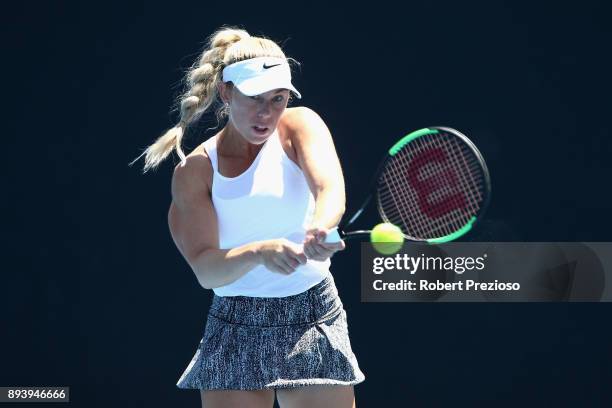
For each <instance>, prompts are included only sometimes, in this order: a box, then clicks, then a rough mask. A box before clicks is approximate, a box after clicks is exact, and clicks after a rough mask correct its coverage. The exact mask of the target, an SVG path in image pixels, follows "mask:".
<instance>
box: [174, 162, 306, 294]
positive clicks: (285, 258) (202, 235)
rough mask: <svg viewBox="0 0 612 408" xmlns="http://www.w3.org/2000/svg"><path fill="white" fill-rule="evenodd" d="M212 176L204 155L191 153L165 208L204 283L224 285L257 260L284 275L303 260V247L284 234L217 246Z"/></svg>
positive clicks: (178, 170)
mask: <svg viewBox="0 0 612 408" xmlns="http://www.w3.org/2000/svg"><path fill="white" fill-rule="evenodd" d="M211 176H212V167H211V165H210V162H208V159H207V158H206V157H203V156H192V157H189V158H188V159H187V164H186V165H185V166H183V167H181V166H180V164H179V165H178V166H177V167H176V168H175V169H174V174H173V176H172V203H171V204H170V209H169V211H168V225H169V227H170V232H171V235H172V239H173V240H174V243H175V244H176V246H177V248H178V249H179V251H180V253H181V254H182V255H183V257H184V258H185V260H186V261H187V263H188V264H189V266H190V267H191V269H192V270H193V272H194V273H195V275H196V277H197V279H198V282H199V283H200V285H201V286H202V287H204V288H206V289H212V288H216V287H219V286H224V285H227V284H229V283H231V282H233V281H235V280H237V279H238V278H240V277H241V276H243V275H244V274H246V273H247V272H248V271H250V270H251V269H253V268H254V267H256V266H257V265H260V264H264V265H265V266H266V267H267V268H268V269H270V270H272V271H275V272H279V273H285V274H286V273H291V272H293V270H295V268H296V267H297V266H298V265H300V264H304V263H306V257H305V255H304V254H303V253H302V250H301V248H300V247H299V246H298V245H296V244H295V243H293V242H290V241H288V240H284V239H278V240H267V241H256V242H252V243H248V244H245V245H242V246H238V247H236V248H231V249H219V232H218V231H219V230H218V222H217V214H216V212H215V209H214V207H213V204H212V200H211V198H210V193H209V191H210V189H209V186H208V185H207V183H206V182H205V181H204V180H209V179H210V178H211Z"/></svg>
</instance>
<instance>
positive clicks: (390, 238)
mask: <svg viewBox="0 0 612 408" xmlns="http://www.w3.org/2000/svg"><path fill="white" fill-rule="evenodd" d="M370 241H371V242H372V246H373V247H374V249H375V250H376V251H378V252H379V253H381V254H384V255H392V254H394V253H396V252H397V251H399V250H400V249H402V246H403V245H404V235H403V234H402V230H401V229H400V228H399V227H398V226H396V225H393V224H391V223H389V222H383V223H382V224H378V225H377V226H375V227H374V229H372V232H370Z"/></svg>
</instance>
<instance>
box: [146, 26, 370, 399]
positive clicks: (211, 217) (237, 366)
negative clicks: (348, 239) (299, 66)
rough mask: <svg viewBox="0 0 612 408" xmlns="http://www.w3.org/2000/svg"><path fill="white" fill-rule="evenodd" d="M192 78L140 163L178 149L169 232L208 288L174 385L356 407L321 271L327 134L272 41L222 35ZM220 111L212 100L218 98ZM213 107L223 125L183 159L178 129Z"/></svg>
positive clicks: (325, 258)
mask: <svg viewBox="0 0 612 408" xmlns="http://www.w3.org/2000/svg"><path fill="white" fill-rule="evenodd" d="M207 46H208V49H206V50H205V52H204V53H203V54H202V56H201V58H200V59H199V62H198V64H196V65H195V66H194V67H192V68H191V69H190V70H189V72H188V76H187V79H188V85H189V86H188V90H187V92H186V93H185V94H184V95H183V96H182V97H181V119H180V122H179V124H178V126H177V127H175V128H173V129H171V130H170V131H168V132H167V133H166V134H165V135H163V136H162V137H160V138H159V139H158V140H157V141H156V142H155V143H154V144H153V145H151V146H149V147H148V148H147V150H146V151H145V152H144V153H143V154H146V160H145V161H146V164H145V172H146V171H147V170H148V169H150V168H154V167H156V166H157V165H158V164H159V163H160V162H161V161H162V160H163V159H164V158H165V157H166V156H167V155H168V154H169V153H171V151H172V150H173V149H174V148H176V150H177V152H178V154H179V156H180V157H181V163H179V164H178V165H177V166H176V167H175V169H174V174H173V177H172V203H171V205H170V210H169V214H168V222H169V226H170V231H171V234H172V237H173V239H174V242H175V244H176V246H177V248H178V249H179V251H180V252H181V254H182V255H183V256H184V257H185V259H186V261H187V262H188V264H189V265H190V266H191V268H192V269H193V271H194V273H195V275H196V277H197V279H198V282H199V283H200V285H202V286H203V287H204V288H206V289H212V290H213V291H214V297H213V300H212V304H211V307H210V311H209V313H208V318H207V322H206V326H205V330H204V335H203V337H202V340H201V341H200V344H199V347H198V349H197V351H196V353H195V355H194V356H193V359H192V361H191V362H190V364H189V365H188V366H187V368H186V370H185V372H184V373H183V375H182V376H181V377H180V379H179V381H178V383H177V386H178V387H179V388H192V389H200V390H201V396H202V404H203V406H206V407H207V408H208V407H217V406H218V407H221V406H223V407H229V406H236V407H245V406H248V407H260V406H261V407H272V406H273V403H274V398H275V391H276V398H277V399H278V402H279V404H280V406H281V407H312V406H317V407H323V406H329V407H336V408H338V407H353V406H355V399H354V390H353V386H354V385H355V384H358V383H360V382H362V381H364V379H365V376H364V374H363V373H362V372H361V370H360V369H359V366H358V364H357V360H356V358H355V355H354V354H353V352H352V350H351V345H350V341H349V337H348V328H347V320H346V312H345V310H344V308H343V304H342V302H341V301H340V298H339V297H338V292H337V289H336V286H335V283H334V279H333V276H332V275H331V273H330V271H329V266H330V257H331V256H332V255H333V254H334V253H335V252H337V251H340V250H342V249H344V247H345V246H344V243H343V242H342V241H341V242H339V243H335V244H327V243H324V242H323V241H324V239H325V236H326V234H327V232H328V231H329V230H330V229H331V228H333V227H334V226H336V225H337V224H338V222H339V221H340V218H341V217H342V214H343V213H344V203H345V197H344V181H343V176H342V171H341V168H340V164H339V161H338V157H337V155H336V152H335V147H334V144H333V141H332V138H331V135H330V133H329V130H328V128H327V126H326V125H325V123H324V122H323V120H322V119H321V118H320V117H319V115H317V114H316V113H315V112H314V111H312V110H311V109H308V108H305V107H295V108H287V103H288V101H289V99H290V97H291V95H290V92H293V93H295V95H296V96H297V97H298V98H301V95H300V94H299V92H298V91H297V90H296V89H295V87H294V86H293V85H292V84H291V73H290V68H289V65H288V63H287V58H286V57H285V55H284V53H283V51H282V50H281V49H280V47H279V46H278V45H277V44H276V43H274V42H273V41H271V40H269V39H266V38H258V37H252V36H250V35H249V34H248V33H247V32H246V31H244V30H241V29H237V28H221V29H219V30H218V31H217V32H215V33H214V34H213V35H212V36H211V37H210V38H209V41H208V44H207ZM219 100H220V101H219ZM215 102H221V104H222V108H220V110H219V111H217V114H218V116H219V117H225V116H227V123H226V125H225V127H224V128H223V129H222V130H221V131H220V132H218V133H217V134H216V135H215V136H213V137H211V138H209V139H208V140H206V141H205V142H204V143H203V144H202V145H200V146H199V147H197V148H196V149H194V151H193V152H191V153H190V154H189V155H188V156H185V155H184V154H183V152H182V150H181V147H180V143H181V138H182V134H183V129H185V128H186V127H187V126H188V125H189V124H190V123H193V122H194V121H195V120H197V118H199V117H200V116H201V114H202V113H203V112H204V111H206V110H207V109H208V108H209V107H211V106H213V104H214V103H215Z"/></svg>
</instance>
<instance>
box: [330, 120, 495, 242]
mask: <svg viewBox="0 0 612 408" xmlns="http://www.w3.org/2000/svg"><path fill="white" fill-rule="evenodd" d="M370 191H371V193H370V194H369V195H368V197H367V198H366V199H365V200H364V202H363V204H362V205H361V207H360V208H359V209H358V210H357V211H356V212H355V213H354V214H353V216H352V217H351V218H350V219H348V221H346V222H341V223H340V225H339V226H338V227H336V228H334V229H333V230H331V231H330V232H329V234H328V235H327V238H326V239H325V242H328V243H332V242H339V241H340V240H341V239H342V240H347V239H352V238H358V237H363V236H364V235H369V234H370V232H371V230H354V231H350V232H347V231H346V230H347V228H348V227H349V226H350V225H352V224H353V223H354V222H355V220H356V219H357V218H359V216H360V215H361V213H362V212H363V211H364V209H365V208H366V206H367V205H368V204H369V203H370V202H371V201H372V199H375V201H376V206H377V208H378V212H379V213H380V216H381V218H382V219H383V220H384V221H385V222H388V223H391V224H394V225H396V226H397V227H399V228H401V230H402V233H403V235H404V238H405V239H407V240H411V241H425V242H428V243H442V242H448V241H453V240H455V239H457V238H459V237H461V236H462V235H464V234H465V233H467V232H468V231H469V230H470V229H472V227H473V226H474V224H475V223H476V221H477V220H479V219H480V218H481V217H482V215H483V213H484V211H485V209H486V207H487V205H488V202H489V198H490V194H491V182H490V178H489V171H488V169H487V166H486V164H485V162H484V159H483V157H482V155H481V154H480V152H479V151H478V149H477V148H476V146H475V145H474V143H472V142H471V141H470V140H469V139H468V138H467V137H466V136H465V135H463V134H462V133H460V132H459V131H457V130H455V129H451V128H448V127H438V126H432V127H428V128H425V129H420V130H417V131H415V132H412V133H410V134H408V135H406V136H404V137H403V138H402V139H400V140H399V141H398V142H397V143H395V144H394V145H393V146H392V147H391V148H390V149H389V152H388V154H387V155H386V156H385V157H384V159H383V160H382V162H381V164H380V166H379V168H378V170H377V173H376V177H375V178H374V179H373V185H372V186H371V188H370Z"/></svg>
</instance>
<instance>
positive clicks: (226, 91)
mask: <svg viewBox="0 0 612 408" xmlns="http://www.w3.org/2000/svg"><path fill="white" fill-rule="evenodd" d="M217 89H218V91H219V95H220V96H221V101H222V102H223V103H227V102H229V101H231V99H232V89H233V86H232V83H231V82H219V85H218V87H217Z"/></svg>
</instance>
